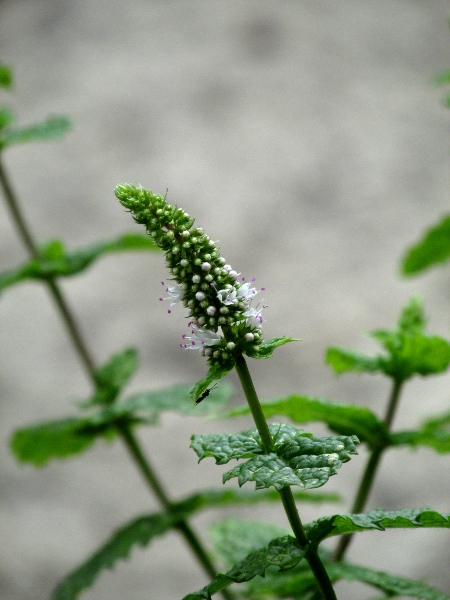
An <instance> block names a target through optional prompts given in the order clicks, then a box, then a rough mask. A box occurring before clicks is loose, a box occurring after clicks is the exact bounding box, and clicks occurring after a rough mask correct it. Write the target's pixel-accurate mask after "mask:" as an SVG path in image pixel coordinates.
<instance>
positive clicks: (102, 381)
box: [87, 348, 138, 406]
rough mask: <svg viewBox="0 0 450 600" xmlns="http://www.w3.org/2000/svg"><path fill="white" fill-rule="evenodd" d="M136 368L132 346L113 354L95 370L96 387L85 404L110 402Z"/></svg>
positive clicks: (136, 360) (136, 358) (117, 394)
mask: <svg viewBox="0 0 450 600" xmlns="http://www.w3.org/2000/svg"><path fill="white" fill-rule="evenodd" d="M137 368H138V357H137V351H136V350H135V349H134V348H127V349H126V350H123V351H122V352H120V353H117V354H114V355H113V356H112V357H111V358H110V359H109V360H108V362H107V363H106V364H105V365H103V366H101V367H99V368H98V369H96V370H95V373H94V376H95V381H96V384H97V389H96V390H95V394H94V396H93V397H92V398H91V399H90V401H89V402H88V403H87V406H92V405H95V404H99V405H103V406H106V405H109V404H112V403H113V402H114V401H115V400H116V398H117V397H118V396H119V394H120V392H121V391H122V389H123V388H124V387H125V386H126V384H127V383H128V381H129V379H130V378H131V376H132V375H133V374H134V373H135V371H136V369H137Z"/></svg>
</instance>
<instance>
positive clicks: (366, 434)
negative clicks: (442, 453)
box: [222, 394, 390, 448]
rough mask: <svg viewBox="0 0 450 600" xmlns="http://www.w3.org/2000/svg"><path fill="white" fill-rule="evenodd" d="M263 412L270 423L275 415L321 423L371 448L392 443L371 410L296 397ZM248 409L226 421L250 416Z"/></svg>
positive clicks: (263, 405) (264, 406) (275, 402)
mask: <svg viewBox="0 0 450 600" xmlns="http://www.w3.org/2000/svg"><path fill="white" fill-rule="evenodd" d="M261 408H262V410H263V413H264V416H265V417H266V418H267V419H270V418H271V417H274V416H275V415H283V416H285V417H288V418H289V419H291V420H292V421H294V422H295V423H311V422H315V421H320V422H323V423H326V424H327V425H328V427H329V428H330V429H331V430H332V431H335V432H337V433H340V434H343V435H352V434H354V435H356V436H357V437H358V438H359V439H360V441H362V442H363V441H364V442H367V443H368V444H369V445H370V446H371V447H374V448H375V447H380V446H385V445H387V444H388V443H389V440H390V437H389V432H388V430H387V429H386V426H385V424H384V423H383V422H382V421H380V420H379V419H378V418H377V417H376V415H375V414H374V413H373V412H372V411H370V410H369V409H368V408H364V407H362V406H355V405H353V404H344V403H338V402H333V401H331V400H326V399H324V398H310V397H308V396H300V395H297V394H292V395H290V396H286V397H284V398H275V399H273V400H266V401H264V402H261ZM249 412H250V409H249V407H248V406H242V407H239V408H235V409H233V410H231V411H230V412H228V413H226V414H225V415H222V416H225V417H236V416H241V415H246V414H249Z"/></svg>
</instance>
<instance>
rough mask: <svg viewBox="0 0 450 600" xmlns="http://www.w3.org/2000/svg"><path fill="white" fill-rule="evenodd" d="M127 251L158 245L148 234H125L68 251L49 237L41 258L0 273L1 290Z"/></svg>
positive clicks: (75, 270) (68, 272)
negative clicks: (106, 255)
mask: <svg viewBox="0 0 450 600" xmlns="http://www.w3.org/2000/svg"><path fill="white" fill-rule="evenodd" d="M129 250H157V246H156V245H155V244H154V242H153V240H152V239H151V238H150V236H148V235H138V234H125V235H122V236H120V237H119V238H117V239H114V240H110V241H107V242H102V243H100V244H96V245H94V246H90V247H88V248H84V249H83V250H78V251H75V252H69V253H67V252H66V251H65V249H64V246H63V244H62V242H60V241H59V240H51V241H50V242H47V243H46V244H45V245H44V246H42V247H41V253H42V257H41V258H39V259H32V260H30V261H29V262H28V263H26V264H25V265H24V266H22V267H19V268H18V269H15V270H13V271H6V272H4V273H2V274H0V292H1V291H2V290H4V289H5V288H7V287H9V286H10V285H13V284H15V283H19V282H21V281H24V280H26V279H47V278H49V277H71V276H73V275H77V274H78V273H80V272H81V271H83V270H84V269H86V268H87V267H89V266H90V265H91V264H92V263H93V262H94V261H95V260H96V259H97V258H99V257H100V256H102V255H103V254H106V253H108V252H124V251H129Z"/></svg>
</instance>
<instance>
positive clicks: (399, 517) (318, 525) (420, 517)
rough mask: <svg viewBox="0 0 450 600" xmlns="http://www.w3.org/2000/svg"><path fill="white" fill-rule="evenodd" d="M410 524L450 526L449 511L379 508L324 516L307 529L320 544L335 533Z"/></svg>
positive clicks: (314, 541)
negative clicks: (441, 512)
mask: <svg viewBox="0 0 450 600" xmlns="http://www.w3.org/2000/svg"><path fill="white" fill-rule="evenodd" d="M409 527H450V514H446V513H444V514H440V513H438V512H436V511H433V510H431V509H429V508H418V509H403V510H397V511H395V510H384V509H381V508H378V509H375V510H372V511H371V512H369V513H361V514H343V515H332V516H331V517H322V518H320V519H317V521H313V522H312V523H309V524H308V525H306V528H305V529H306V532H307V534H308V537H309V539H310V540H311V541H312V542H313V543H315V544H319V543H320V542H321V541H322V540H324V539H325V538H328V537H331V536H334V535H343V534H352V533H355V532H358V531H373V530H379V531H384V530H385V529H391V528H409Z"/></svg>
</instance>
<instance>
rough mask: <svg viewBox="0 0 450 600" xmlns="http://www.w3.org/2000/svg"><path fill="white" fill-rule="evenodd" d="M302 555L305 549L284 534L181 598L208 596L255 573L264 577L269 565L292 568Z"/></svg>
mask: <svg viewBox="0 0 450 600" xmlns="http://www.w3.org/2000/svg"><path fill="white" fill-rule="evenodd" d="M304 556H305V551H304V550H302V549H301V548H300V547H299V545H298V543H297V541H296V540H295V539H294V538H293V537H291V536H289V535H286V536H284V537H281V538H277V539H275V540H272V541H271V542H270V543H269V544H268V545H267V546H265V547H263V548H260V549H258V550H256V551H254V552H251V553H250V554H248V555H247V556H246V558H244V560H242V561H240V562H239V563H237V564H236V565H234V567H232V568H231V569H230V570H229V571H227V572H226V573H224V574H222V573H219V574H218V575H217V576H216V577H215V579H214V581H212V582H211V583H210V584H209V585H207V586H205V587H204V588H203V589H201V590H199V591H198V592H195V593H193V594H188V595H187V596H185V597H184V598H183V600H199V599H202V598H210V597H211V596H212V595H213V594H215V593H217V592H219V591H220V590H222V589H224V588H226V587H228V586H229V585H230V584H231V583H233V582H235V583H243V582H245V581H250V580H251V579H253V578H254V577H256V576H257V575H260V576H261V577H264V575H265V572H266V570H267V569H268V568H270V567H276V568H278V569H279V570H280V571H285V570H287V569H292V568H293V567H294V566H296V565H297V564H298V563H299V562H300V561H301V560H302V559H303V558H304Z"/></svg>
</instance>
